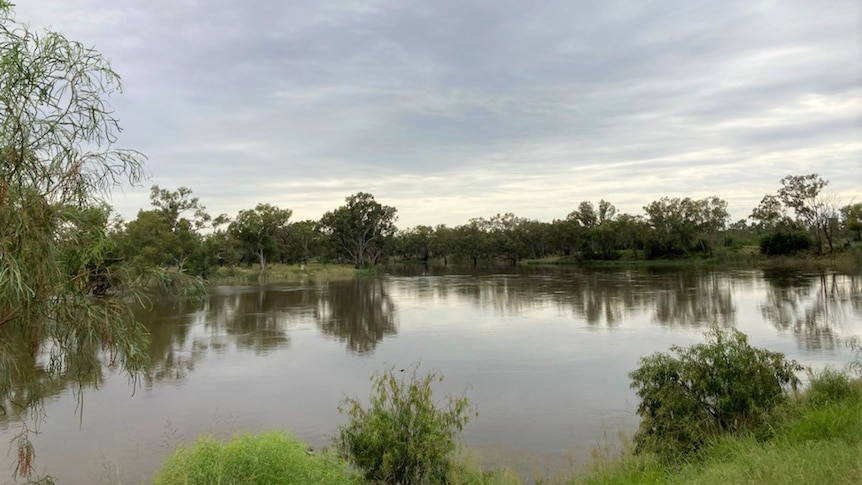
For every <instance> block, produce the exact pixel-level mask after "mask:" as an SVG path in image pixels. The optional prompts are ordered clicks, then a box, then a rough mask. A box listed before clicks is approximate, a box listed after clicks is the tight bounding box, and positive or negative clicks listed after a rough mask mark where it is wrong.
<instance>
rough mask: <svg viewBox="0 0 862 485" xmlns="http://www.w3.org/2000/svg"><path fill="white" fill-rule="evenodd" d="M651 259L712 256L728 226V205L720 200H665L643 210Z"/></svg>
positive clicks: (663, 198) (649, 205)
mask: <svg viewBox="0 0 862 485" xmlns="http://www.w3.org/2000/svg"><path fill="white" fill-rule="evenodd" d="M644 212H646V218H647V223H648V224H649V226H650V228H651V229H652V230H651V233H650V239H649V244H650V247H649V249H650V253H651V256H653V257H655V256H659V257H663V256H678V255H681V254H685V253H689V252H697V251H705V252H707V253H711V252H712V250H713V249H714V248H715V246H716V245H717V240H718V237H719V235H720V234H721V233H722V232H723V230H724V228H725V227H726V225H727V222H728V218H729V215H728V213H727V202H725V201H724V200H722V199H720V198H718V197H714V196H713V197H707V198H705V199H700V200H693V199H690V198H688V197H686V198H678V197H674V198H670V197H662V198H661V199H659V200H657V201H653V202H651V203H650V204H648V205H646V206H644Z"/></svg>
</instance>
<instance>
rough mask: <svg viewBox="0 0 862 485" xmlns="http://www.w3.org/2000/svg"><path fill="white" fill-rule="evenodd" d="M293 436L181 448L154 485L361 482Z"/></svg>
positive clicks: (272, 435)
mask: <svg viewBox="0 0 862 485" xmlns="http://www.w3.org/2000/svg"><path fill="white" fill-rule="evenodd" d="M307 450H308V448H307V446H306V445H305V444H303V443H302V442H300V441H297V440H296V439H295V438H293V437H292V436H290V435H288V434H284V433H279V432H270V433H266V434H262V435H256V436H255V435H243V436H239V437H237V438H235V439H234V440H232V441H230V442H228V443H221V442H219V441H217V440H215V439H214V438H212V437H204V438H201V439H199V440H198V441H197V442H195V443H194V444H193V445H191V446H188V447H180V448H179V449H177V450H176V451H175V452H174V453H173V454H172V455H171V456H169V457H168V458H167V460H165V462H164V464H163V465H162V468H161V470H159V471H158V472H157V473H156V475H155V477H154V478H153V485H162V484H164V485H175V484H184V485H197V484H200V485H211V484H220V485H256V484H261V485H311V484H320V485H330V484H332V485H340V484H359V483H361V480H360V477H359V476H358V475H357V474H356V473H354V472H351V471H349V470H348V467H347V465H346V464H345V463H344V462H343V461H341V460H340V459H339V458H338V457H337V456H335V455H334V454H322V455H315V454H310V453H309V452H308V451H307Z"/></svg>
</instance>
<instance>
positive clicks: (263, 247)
mask: <svg viewBox="0 0 862 485" xmlns="http://www.w3.org/2000/svg"><path fill="white" fill-rule="evenodd" d="M292 214H293V211H292V210H290V209H279V208H278V207H276V206H274V205H270V204H258V205H257V206H256V207H255V208H254V209H247V210H242V211H240V212H239V214H237V216H236V219H235V220H234V221H233V222H231V223H230V225H228V232H229V233H230V234H231V236H233V237H234V238H235V239H236V240H237V241H239V243H240V245H241V246H242V248H243V249H244V250H246V251H247V252H249V253H251V254H253V255H255V256H256V257H257V259H258V262H259V263H260V271H261V272H264V271H265V270H266V260H267V258H269V257H272V256H273V255H275V254H278V251H279V241H280V238H281V236H282V233H283V232H284V231H285V230H286V228H287V221H288V220H289V219H290V216H291V215H292Z"/></svg>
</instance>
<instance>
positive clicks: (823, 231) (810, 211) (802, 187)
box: [777, 173, 838, 254]
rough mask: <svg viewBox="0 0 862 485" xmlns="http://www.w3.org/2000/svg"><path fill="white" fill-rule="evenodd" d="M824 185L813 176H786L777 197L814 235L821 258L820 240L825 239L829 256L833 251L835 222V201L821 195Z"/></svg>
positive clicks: (832, 198)
mask: <svg viewBox="0 0 862 485" xmlns="http://www.w3.org/2000/svg"><path fill="white" fill-rule="evenodd" d="M827 185H829V181H828V180H824V179H823V178H821V177H820V176H819V175H817V174H816V173H811V174H807V175H788V176H786V177H784V178H783V179H781V187H780V188H779V189H778V194H777V195H778V199H779V200H781V202H782V203H783V204H784V206H785V207H787V208H790V209H793V211H794V212H795V213H796V217H797V219H798V220H799V221H801V222H803V223H804V224H805V225H806V226H808V228H809V229H810V230H811V232H812V233H814V237H815V241H816V242H817V252H818V253H821V254H822V253H823V239H826V242H827V244H828V245H829V251H830V252H833V251H834V250H835V248H834V244H833V241H834V238H835V230H834V229H835V228H834V222H835V221H836V220H837V218H838V211H837V209H836V208H835V204H834V197H833V196H831V195H829V194H825V193H824V192H823V189H824V188H825V187H826V186H827Z"/></svg>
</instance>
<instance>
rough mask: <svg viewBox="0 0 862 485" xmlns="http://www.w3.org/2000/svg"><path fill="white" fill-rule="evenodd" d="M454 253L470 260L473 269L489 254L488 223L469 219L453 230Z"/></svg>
mask: <svg viewBox="0 0 862 485" xmlns="http://www.w3.org/2000/svg"><path fill="white" fill-rule="evenodd" d="M454 236H455V241H456V242H455V246H456V248H457V250H456V252H457V253H458V254H460V255H462V256H465V257H467V258H469V259H470V261H471V262H472V264H473V267H474V268H475V267H477V266H478V265H479V259H480V258H482V257H483V256H486V255H487V254H488V253H489V248H490V246H491V237H490V223H489V222H488V221H487V220H485V219H484V218H482V217H475V218H472V219H470V221H469V222H468V223H467V224H462V225H460V226H457V227H456V228H455V229H454Z"/></svg>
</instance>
